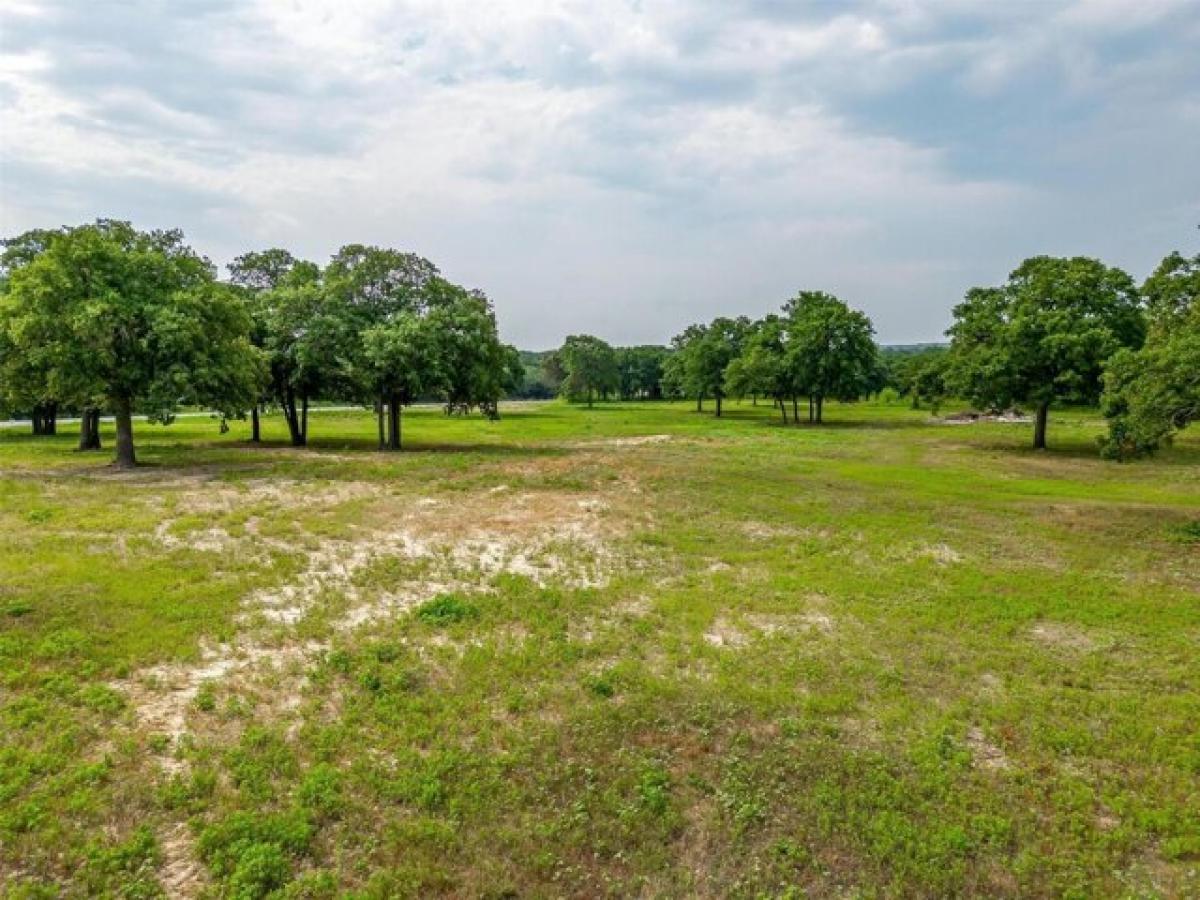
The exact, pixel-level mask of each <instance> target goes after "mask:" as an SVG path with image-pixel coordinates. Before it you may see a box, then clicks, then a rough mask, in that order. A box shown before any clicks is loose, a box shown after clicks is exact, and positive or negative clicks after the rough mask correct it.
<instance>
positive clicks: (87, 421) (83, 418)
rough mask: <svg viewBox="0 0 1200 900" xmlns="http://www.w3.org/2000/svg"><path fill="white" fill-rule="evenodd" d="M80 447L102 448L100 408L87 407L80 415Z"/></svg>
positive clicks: (82, 448) (83, 448)
mask: <svg viewBox="0 0 1200 900" xmlns="http://www.w3.org/2000/svg"><path fill="white" fill-rule="evenodd" d="M79 449H80V450H99V449H100V410H98V409H96V408H95V407H91V406H89V407H85V408H84V410H83V412H82V413H81V414H80V416H79Z"/></svg>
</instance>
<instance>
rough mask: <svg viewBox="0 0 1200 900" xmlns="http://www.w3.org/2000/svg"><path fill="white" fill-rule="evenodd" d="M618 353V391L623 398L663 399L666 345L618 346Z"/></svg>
mask: <svg viewBox="0 0 1200 900" xmlns="http://www.w3.org/2000/svg"><path fill="white" fill-rule="evenodd" d="M616 355H617V393H618V394H619V395H620V397H621V399H622V400H634V399H639V400H660V399H662V395H663V389H662V378H663V363H664V362H665V361H666V358H667V348H666V347H656V346H653V345H647V346H641V347H618V348H617V349H616Z"/></svg>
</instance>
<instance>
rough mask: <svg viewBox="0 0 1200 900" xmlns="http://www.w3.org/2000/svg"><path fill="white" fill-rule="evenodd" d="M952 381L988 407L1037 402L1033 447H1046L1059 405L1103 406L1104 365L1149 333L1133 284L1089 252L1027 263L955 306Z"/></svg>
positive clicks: (951, 332) (954, 386)
mask: <svg viewBox="0 0 1200 900" xmlns="http://www.w3.org/2000/svg"><path fill="white" fill-rule="evenodd" d="M954 319H955V321H954V324H953V325H952V326H951V327H950V330H949V331H948V332H947V334H949V335H950V337H951V352H950V363H949V367H948V372H947V376H946V378H947V383H948V386H949V387H950V388H951V390H953V391H955V392H957V393H958V394H960V395H962V396H965V397H967V398H968V399H970V400H971V401H972V402H974V403H978V404H980V405H984V406H998V407H1002V406H1009V405H1012V404H1014V403H1023V404H1030V405H1032V406H1033V407H1034V409H1035V411H1036V424H1035V426H1034V432H1033V446H1034V447H1035V448H1037V449H1044V448H1045V446H1046V424H1047V419H1048V413H1049V410H1050V407H1051V406H1052V405H1053V404H1055V403H1064V402H1065V403H1070V402H1075V403H1095V402H1096V401H1097V399H1098V398H1099V396H1100V390H1101V375H1102V373H1103V371H1104V364H1105V362H1106V361H1107V360H1108V359H1109V357H1111V356H1112V355H1113V354H1114V353H1116V352H1117V351H1118V350H1120V349H1121V348H1123V347H1131V348H1136V347H1138V346H1140V345H1141V343H1142V339H1143V336H1144V334H1145V322H1144V319H1143V317H1142V311H1141V301H1140V297H1139V294H1138V291H1137V288H1136V287H1135V286H1134V283H1133V280H1132V279H1131V278H1130V277H1129V276H1128V275H1127V274H1125V273H1124V272H1122V271H1121V270H1120V269H1115V268H1111V267H1109V266H1106V265H1104V264H1103V263H1101V262H1099V261H1098V260H1094V259H1088V258H1085V257H1074V258H1070V259H1065V258H1055V257H1049V256H1038V257H1034V258H1032V259H1028V260H1026V261H1025V262H1024V263H1022V264H1021V266H1020V267H1019V268H1018V269H1017V270H1016V271H1014V272H1013V273H1012V274H1011V275H1010V276H1009V278H1008V281H1007V283H1005V284H1004V285H1002V286H1000V287H996V288H973V289H972V290H970V291H968V292H967V296H966V299H964V300H963V302H962V303H960V304H959V305H958V306H956V307H955V308H954Z"/></svg>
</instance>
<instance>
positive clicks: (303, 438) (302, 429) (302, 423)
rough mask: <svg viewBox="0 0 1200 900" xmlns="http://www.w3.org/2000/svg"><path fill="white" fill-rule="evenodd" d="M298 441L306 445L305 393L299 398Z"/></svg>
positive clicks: (306, 406) (306, 395)
mask: <svg viewBox="0 0 1200 900" xmlns="http://www.w3.org/2000/svg"><path fill="white" fill-rule="evenodd" d="M300 409H301V413H300V441H301V443H302V444H303V445H304V446H305V447H307V446H308V394H305V395H304V396H303V397H302V398H301V400H300Z"/></svg>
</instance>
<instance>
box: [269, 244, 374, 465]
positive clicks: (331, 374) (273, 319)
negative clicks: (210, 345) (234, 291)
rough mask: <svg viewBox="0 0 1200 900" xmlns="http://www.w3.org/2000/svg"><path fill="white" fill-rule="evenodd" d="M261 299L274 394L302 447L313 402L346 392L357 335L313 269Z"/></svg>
mask: <svg viewBox="0 0 1200 900" xmlns="http://www.w3.org/2000/svg"><path fill="white" fill-rule="evenodd" d="M261 299H262V307H261V315H262V316H263V327H264V339H263V349H264V351H265V353H266V357H267V365H268V371H269V379H270V380H269V383H270V386H271V393H272V395H273V396H274V398H275V402H276V403H277V404H278V405H279V408H280V411H281V412H282V413H283V418H284V421H285V422H287V426H288V434H289V437H290V439H291V443H292V446H293V447H304V446H306V445H307V444H308V407H309V403H310V401H311V400H312V399H313V398H315V397H318V396H322V395H325V396H337V395H338V394H342V393H345V392H346V381H347V380H348V377H349V376H348V373H347V366H346V359H347V355H348V354H349V353H350V352H351V349H352V348H353V347H354V346H356V344H357V342H358V341H359V332H358V331H357V330H356V328H355V326H354V323H353V322H351V321H349V320H348V318H347V316H346V314H345V312H346V311H345V308H344V307H339V305H338V304H337V303H335V302H334V301H333V300H332V298H331V297H330V295H329V293H328V292H327V291H326V290H325V284H324V280H323V279H322V277H321V275H320V273H319V270H316V267H315V266H314V267H312V269H307V268H306V269H305V270H304V271H303V272H300V271H297V272H294V273H293V274H292V275H291V276H289V277H288V278H287V279H285V280H284V283H283V284H282V285H281V286H280V287H278V288H276V289H275V290H273V291H269V292H266V293H265V294H264V295H263V296H262V298H261Z"/></svg>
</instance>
